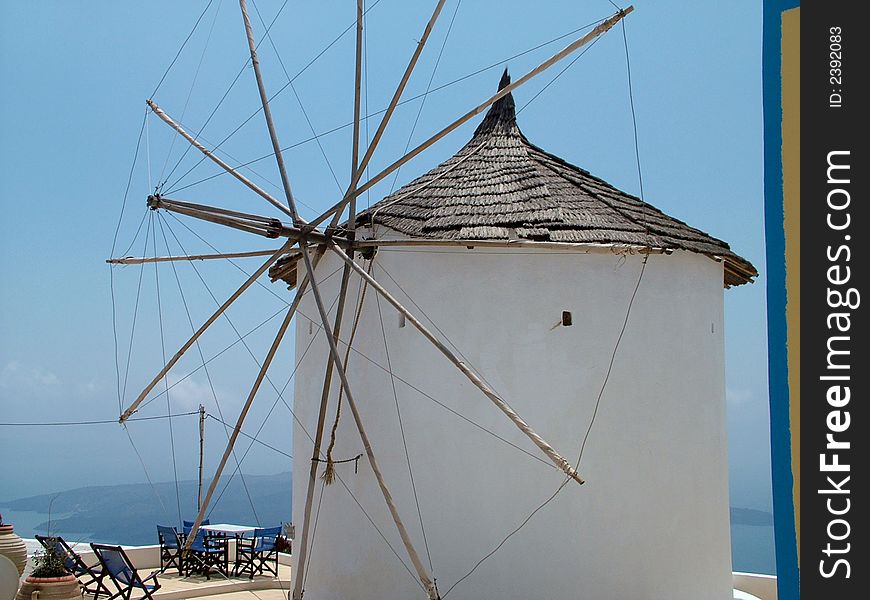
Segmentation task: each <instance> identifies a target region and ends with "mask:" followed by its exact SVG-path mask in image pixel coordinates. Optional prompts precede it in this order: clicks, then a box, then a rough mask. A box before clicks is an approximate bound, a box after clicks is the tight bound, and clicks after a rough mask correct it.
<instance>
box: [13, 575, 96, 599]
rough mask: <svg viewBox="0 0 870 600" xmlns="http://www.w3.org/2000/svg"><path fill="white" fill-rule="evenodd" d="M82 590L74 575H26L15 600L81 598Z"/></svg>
mask: <svg viewBox="0 0 870 600" xmlns="http://www.w3.org/2000/svg"><path fill="white" fill-rule="evenodd" d="M81 598H82V590H81V587H79V581H78V579H76V578H75V576H74V575H65V576H63V577H33V576H31V577H28V578H27V579H25V580H24V583H23V584H22V585H21V588H20V589H19V590H18V595H16V596H15V600H81Z"/></svg>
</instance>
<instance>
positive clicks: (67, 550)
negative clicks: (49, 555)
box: [34, 535, 112, 599]
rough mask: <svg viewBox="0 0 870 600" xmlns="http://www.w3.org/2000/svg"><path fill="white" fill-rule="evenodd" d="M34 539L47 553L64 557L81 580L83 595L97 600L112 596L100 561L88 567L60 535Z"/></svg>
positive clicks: (42, 536) (39, 536)
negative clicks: (104, 581)
mask: <svg viewBox="0 0 870 600" xmlns="http://www.w3.org/2000/svg"><path fill="white" fill-rule="evenodd" d="M34 537H35V538H36V541H38V542H39V543H40V544H41V545H42V547H43V548H45V549H46V550H47V551H51V552H56V553H60V554H62V555H63V556H64V558H65V560H64V563H65V564H66V566H67V568H68V569H70V570H71V571H72V572H73V575H75V576H76V579H78V580H79V584H81V586H82V591H83V593H84V592H87V593H88V594H93V595H94V598H95V599H96V598H99V597H100V596H111V595H112V592H111V591H110V590H109V588H107V587H106V586H105V584H103V579H104V578H105V577H106V572H105V571H104V570H103V569H102V567H101V563H100V562H99V561H98V562H97V563H96V564H95V565H92V566H88V564H87V563H86V562H85V561H84V559H83V558H82V557H81V556H80V555H79V554H78V553H77V552H76V551H75V550H73V548H72V546H70V545H69V543H67V541H66V540H64V539H63V538H62V537H60V536H59V535H52V536H46V535H35V536H34ZM52 540H54V542H52ZM85 578H87V579H85ZM83 580H84V581H83ZM92 586H95V587H92Z"/></svg>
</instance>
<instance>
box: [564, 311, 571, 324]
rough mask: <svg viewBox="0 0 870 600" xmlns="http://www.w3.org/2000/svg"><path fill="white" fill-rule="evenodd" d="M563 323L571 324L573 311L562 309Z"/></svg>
mask: <svg viewBox="0 0 870 600" xmlns="http://www.w3.org/2000/svg"><path fill="white" fill-rule="evenodd" d="M562 325H563V326H565V327H570V326H571V311H570V310H563V311H562Z"/></svg>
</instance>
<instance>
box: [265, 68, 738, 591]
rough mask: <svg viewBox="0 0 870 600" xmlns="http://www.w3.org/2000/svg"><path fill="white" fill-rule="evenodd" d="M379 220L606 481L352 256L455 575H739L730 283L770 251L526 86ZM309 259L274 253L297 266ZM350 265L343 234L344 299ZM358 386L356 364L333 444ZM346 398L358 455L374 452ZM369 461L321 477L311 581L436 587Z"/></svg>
mask: <svg viewBox="0 0 870 600" xmlns="http://www.w3.org/2000/svg"><path fill="white" fill-rule="evenodd" d="M502 83H503V84H504V83H505V82H504V81H503V82H502ZM358 224H359V227H360V228H359V229H358V230H357V240H372V241H373V242H372V243H374V242H377V244H379V246H378V248H377V249H376V251H374V252H373V254H372V253H371V252H368V251H366V252H364V253H363V254H362V255H360V254H359V253H358V254H357V257H356V260H357V261H358V262H359V264H361V265H362V266H363V267H364V268H366V269H370V272H371V274H372V276H373V277H374V278H375V279H377V280H378V281H379V282H380V283H381V284H382V285H384V287H386V288H387V289H388V290H389V291H390V293H391V294H393V295H394V296H395V297H396V298H397V299H398V300H399V301H400V302H402V304H403V305H404V306H406V307H407V308H408V309H409V310H410V311H411V312H413V313H414V314H416V315H417V316H418V317H419V318H420V319H421V320H422V321H423V322H424V323H425V324H426V326H427V327H429V328H430V329H431V330H432V331H434V332H435V333H436V334H437V335H438V336H439V337H440V338H441V339H442V340H444V341H445V342H446V343H447V344H448V345H449V346H450V347H451V348H452V349H453V350H454V352H455V353H456V354H457V355H459V356H460V357H461V358H462V360H463V361H464V362H466V364H467V365H469V366H470V367H471V368H472V369H473V370H475V371H476V372H477V373H478V374H479V375H480V376H482V377H483V378H484V379H485V380H486V381H487V383H488V384H489V385H491V386H492V387H493V388H494V389H495V390H496V391H497V392H498V393H499V394H500V395H501V396H502V397H503V398H504V399H505V400H507V401H508V402H509V403H510V405H511V407H512V408H513V409H514V410H516V412H517V413H518V414H519V415H521V416H522V417H523V418H524V419H525V420H526V421H527V422H528V423H529V425H530V426H531V427H532V428H533V429H535V430H536V431H537V433H539V434H540V435H541V436H542V437H543V438H544V439H545V440H547V441H548V442H549V443H550V444H551V445H552V446H553V447H554V448H555V449H556V450H557V451H559V452H560V453H562V454H563V455H564V456H565V457H566V458H567V459H568V460H569V461H570V462H572V463H574V462H575V461H577V459H578V457H579V455H580V452H581V448H582V451H583V453H582V460H581V461H580V468H579V470H580V473H581V475H582V476H583V477H584V478H585V479H586V481H587V482H586V484H584V485H582V486H580V485H577V484H576V483H575V482H573V481H571V482H569V483H568V484H567V485H565V486H564V488H563V489H561V491H560V492H559V493H558V494H556V495H555V496H554V497H553V494H554V493H555V492H556V491H557V489H559V488H560V486H561V485H562V483H563V482H564V480H565V477H564V475H563V474H562V472H561V471H559V470H557V469H556V468H554V467H553V465H552V463H550V462H549V461H548V460H547V458H546V457H545V456H544V455H543V454H542V453H541V452H540V450H539V449H538V448H537V447H536V446H535V445H534V444H532V443H531V442H530V441H529V439H528V438H527V437H526V436H525V435H524V434H523V433H521V432H520V431H519V430H518V429H517V428H516V427H515V426H514V425H513V424H512V423H511V422H510V421H509V420H508V419H507V418H506V417H505V415H504V414H503V413H502V412H500V411H499V410H498V409H497V408H496V407H495V406H494V405H493V404H492V403H491V402H490V400H489V399H488V398H486V397H485V396H484V395H483V394H482V393H481V392H480V390H478V389H477V388H476V387H474V386H473V385H472V384H471V383H470V382H469V380H468V379H467V378H465V377H464V376H463V375H462V373H460V372H459V370H457V369H456V368H455V366H454V365H452V364H451V363H450V362H449V361H448V360H446V359H445V357H444V356H443V355H442V354H441V353H440V352H439V351H438V350H437V349H436V348H435V347H434V346H433V345H432V344H431V343H429V342H428V341H427V340H426V339H425V338H424V337H423V336H422V335H420V333H419V332H418V331H417V330H415V329H414V328H413V327H412V325H411V324H410V323H409V322H406V321H405V319H403V318H402V317H401V315H400V314H399V313H398V312H397V311H396V310H395V309H394V308H393V307H392V306H390V305H389V304H388V303H387V302H386V301H385V300H384V299H383V298H380V297H379V296H378V295H377V293H376V292H375V291H374V290H373V289H372V288H370V287H369V288H368V289H365V286H363V285H362V284H361V280H360V279H359V278H358V277H357V276H356V275H353V276H352V278H351V284H350V288H349V289H350V292H349V293H348V302H347V306H346V309H345V314H344V316H343V323H344V324H343V327H342V334H341V338H342V340H343V343H341V344H339V347H340V349H341V352H342V354H343V353H344V352H345V351H346V347H347V346H346V343H347V342H348V341H349V340H350V337H351V330H352V324H353V323H354V317H355V313H356V311H357V307H358V306H361V308H360V312H359V315H360V317H359V323H358V327H357V329H356V332H355V336H354V339H353V349H352V351H351V352H350V354H349V359H348V364H347V373H348V376H349V380H350V383H351V386H352V389H353V394H354V397H355V400H356V403H357V404H358V406H359V409H360V413H361V418H362V421H363V423H364V424H365V427H366V429H367V432H368V435H369V437H370V439H371V440H372V446H373V450H374V452H375V454H376V456H377V457H378V460H379V463H380V466H381V469H382V471H383V474H384V478H385V480H386V482H387V485H388V486H389V488H390V491H391V493H392V496H393V499H394V501H395V504H396V506H397V508H398V510H399V513H400V514H401V517H402V519H403V521H404V523H405V526H406V527H407V529H408V531H409V534H410V537H411V539H412V542H413V544H414V546H415V547H416V549H417V551H418V552H419V554H420V556H421V558H422V561H423V563H424V566H425V567H426V569H427V570H428V571H429V572H430V573H431V574H432V575H433V576H434V577H435V578H436V579H437V585H438V589H439V590H440V593H441V595H442V597H444V596H447V595H449V597H451V598H517V599H520V598H522V599H527V598H588V599H604V598H606V599H625V600H653V599H659V598H668V599H678V600H700V599H711V600H725V599H726V598H730V597H731V596H730V593H731V589H732V585H731V559H730V536H729V509H728V458H727V448H726V432H725V423H726V420H725V399H724V389H725V385H724V346H723V283H724V284H725V285H736V284H740V283H745V282H747V281H750V280H751V278H752V277H753V276H754V275H755V270H754V268H753V267H752V265H750V264H749V263H748V262H746V261H745V260H743V259H741V258H740V257H738V256H736V255H735V254H733V253H732V252H731V251H730V250H729V249H728V246H727V244H725V243H724V242H721V241H720V240H717V239H715V238H712V237H710V236H708V235H707V234H704V233H703V232H700V231H698V230H696V229H693V228H691V227H689V226H687V225H686V224H684V223H682V222H680V221H678V220H676V219H673V218H671V217H668V216H667V215H665V214H664V213H662V212H660V211H658V210H657V209H655V208H653V207H651V206H650V205H648V204H645V203H643V202H642V201H640V200H639V199H637V198H634V197H632V196H629V195H627V194H625V193H623V192H620V191H619V190H617V189H615V188H613V187H612V186H610V185H609V184H607V183H606V182H604V181H602V180H600V179H597V178H595V177H593V176H591V175H590V174H589V173H587V172H585V171H583V170H582V169H579V168H577V167H574V166H573V165H570V164H568V163H566V162H565V161H563V160H561V159H559V158H557V157H555V156H552V155H550V154H548V153H546V152H544V151H543V150H541V149H539V148H537V147H536V146H534V145H532V144H531V143H530V142H529V141H528V140H527V139H526V138H525V137H524V136H523V135H522V133H521V132H520V131H519V129H518V127H517V125H516V120H515V115H514V105H513V99H512V98H511V97H510V96H506V97H505V98H503V99H502V100H501V101H499V102H498V103H497V104H496V105H494V106H493V108H492V109H491V110H490V112H489V113H488V115H487V116H486V118H485V119H484V120H483V122H482V123H481V125H480V126H479V127H478V129H477V131H476V132H475V135H474V137H473V138H472V140H471V141H470V142H469V143H468V144H467V145H466V146H465V147H464V148H462V149H461V150H460V151H459V152H458V153H457V154H456V155H455V156H453V157H452V158H450V159H449V160H447V161H446V162H445V163H443V164H442V165H439V166H438V167H436V168H435V169H434V170H433V171H431V172H429V173H427V174H425V175H423V176H422V177H420V178H418V179H417V180H415V181H413V182H411V183H410V184H408V185H407V186H405V187H404V188H402V189H401V190H399V191H398V192H396V193H395V194H392V195H391V196H389V197H388V198H385V199H384V200H383V201H381V202H380V203H378V204H376V205H374V206H372V208H371V209H370V210H369V211H367V212H365V213H363V214H362V215H360V218H359V220H358ZM387 240H389V243H383V242H385V241H387ZM293 260H295V259H294V258H289V257H288V259H286V260H284V261H282V262H281V264H280V265H279V266H278V267H276V268H275V269H273V276H274V277H283V278H285V279H286V280H288V281H295V274H294V273H293V272H292V271H293V270H294V266H293ZM340 266H341V262H340V260H339V259H338V258H337V257H336V256H335V255H333V254H331V253H327V255H326V257H325V258H324V260H323V261H322V262H321V263H320V266H319V267H318V269H317V272H318V276H319V277H320V278H323V279H324V281H323V282H322V284H321V288H322V292H323V296H324V299H325V301H326V302H327V304H329V303H331V302H332V300H333V299H334V298H336V296H337V294H338V290H339V285H340V279H341V277H340V271H338V272H337V273H335V274H333V275H332V276H329V277H328V275H329V274H330V273H333V272H334V271H336V270H338V269H339V268H340ZM310 296H311V295H310V294H309V295H307V296H306V297H305V299H304V300H303V302H302V304H301V306H300V317H299V318H298V321H297V330H296V354H297V357H301V356H302V355H303V354H305V359H304V360H303V361H302V363H301V366H300V368H299V370H298V372H297V376H296V387H295V412H296V416H297V418H298V419H299V422H298V424H297V425H296V426H295V429H294V453H293V454H294V457H295V465H296V466H295V468H294V474H295V477H294V489H293V514H294V520H295V521H296V523H297V525H299V524H300V523H301V521H302V515H303V508H304V505H305V496H306V485H307V473H308V469H309V465H310V463H309V459H310V457H311V455H312V448H313V444H312V439H311V438H312V436H314V434H315V429H316V423H317V417H318V410H319V406H320V398H321V390H322V385H323V379H324V369H325V364H326V358H327V356H328V350H327V345H326V340H325V337H324V334H323V332H322V331H321V330H320V326H319V319H318V318H317V310H316V308H315V306H314V303H313V298H311V297H310ZM333 311H334V307H333ZM333 315H334V312H333ZM338 388H339V386H338V378H337V377H333V384H332V388H331V395H330V400H329V408H328V412H327V419H326V427H325V437H324V444H323V450H324V453H325V451H326V447H327V445H328V444H329V439H330V436H329V434H330V429H331V427H332V425H333V422H334V420H335V413H336V405H337V399H338ZM341 409H342V415H341V418H340V420H339V423H338V427H337V430H336V436H335V439H336V442H335V446H334V448H333V451H332V456H333V458H334V459H335V460H336V461H346V460H349V459H353V458H354V457H356V456H358V455H360V454H363V453H364V451H363V447H362V444H361V441H360V435H359V433H358V431H357V428H356V426H355V424H354V421H353V419H352V418H351V415H350V411H349V410H348V406H347V404H346V401H345V399H342V406H341ZM590 427H591V429H590ZM587 432H588V435H587ZM584 442H585V445H584ZM319 467H320V471H321V472H322V470H323V464H319ZM358 467H359V468H358V471H357V470H356V463H355V462H354V461H350V462H337V463H336V465H335V469H336V473H337V475H338V477H339V478H338V479H337V480H336V482H335V483H334V484H333V485H330V486H324V485H322V483H321V482H320V480H318V484H317V487H316V490H315V495H314V505H313V511H312V515H313V517H312V520H311V524H310V529H309V531H310V532H311V533H310V537H309V562H308V564H307V565H306V568H305V576H304V581H305V585H304V589H305V598H306V600H309V599H314V600H320V599H324V600H325V599H339V598H341V599H346V598H371V599H378V600H382V599H385V598H396V599H398V598H402V599H407V598H425V597H426V594H425V592H424V591H423V590H422V589H421V587H420V585H419V582H418V580H417V577H416V574H415V573H414V569H413V567H412V566H411V564H410V561H409V560H408V555H407V553H406V552H405V549H404V546H403V545H402V542H401V540H400V539H399V536H398V534H397V533H396V528H395V526H394V524H393V521H392V519H391V517H390V514H389V512H388V510H387V508H386V505H385V503H384V499H383V496H382V494H381V491H380V489H379V487H378V485H377V483H376V481H375V478H374V475H373V473H372V470H371V468H370V467H369V465H368V464H367V463H366V459H365V456H363V457H362V458H361V459H360V460H359V464H358ZM551 497H552V499H551V500H550V501H549V502H546V501H547V500H548V499H549V498H551ZM545 502H546V504H545ZM542 505H543V508H540V509H539V507H541V506H542ZM538 509H539V510H538ZM523 523H525V524H524V525H523ZM521 525H522V527H520V526H521ZM496 548H498V549H497V550H496V551H495V552H494V553H492V552H493V550H495V549H496ZM491 553H492V554H491ZM487 556H488V558H486V557H487ZM482 559H485V560H483V561H482V562H481V560H482ZM295 572H296V571H294V573H295ZM454 585H455V587H453V586H454ZM451 588H452V589H451ZM448 590H449V592H448Z"/></svg>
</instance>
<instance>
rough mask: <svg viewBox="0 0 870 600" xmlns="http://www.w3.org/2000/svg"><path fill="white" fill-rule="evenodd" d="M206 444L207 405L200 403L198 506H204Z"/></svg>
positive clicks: (198, 507)
mask: <svg viewBox="0 0 870 600" xmlns="http://www.w3.org/2000/svg"><path fill="white" fill-rule="evenodd" d="M204 445H205V407H204V406H203V405H202V404H200V405H199V488H198V492H197V495H196V508H197V510H199V509H201V508H202V455H203V447H204Z"/></svg>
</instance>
